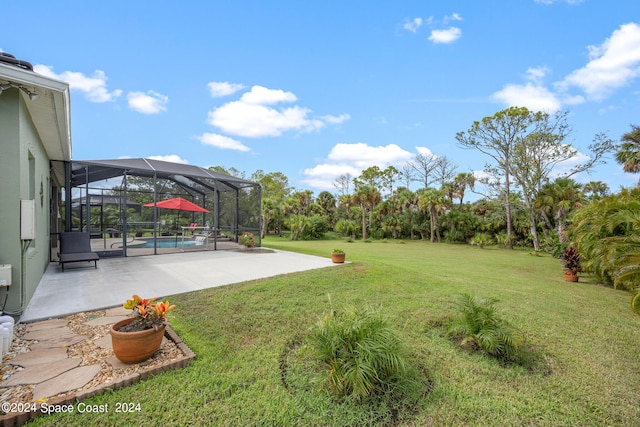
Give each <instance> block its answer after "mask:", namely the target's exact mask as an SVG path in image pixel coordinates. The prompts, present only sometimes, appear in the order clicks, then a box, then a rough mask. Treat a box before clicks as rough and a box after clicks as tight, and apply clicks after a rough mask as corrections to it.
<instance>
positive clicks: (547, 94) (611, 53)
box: [492, 23, 640, 112]
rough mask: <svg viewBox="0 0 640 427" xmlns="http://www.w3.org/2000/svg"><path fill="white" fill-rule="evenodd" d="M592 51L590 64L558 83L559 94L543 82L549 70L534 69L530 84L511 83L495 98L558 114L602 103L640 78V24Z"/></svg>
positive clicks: (624, 28)
mask: <svg viewBox="0 0 640 427" xmlns="http://www.w3.org/2000/svg"><path fill="white" fill-rule="evenodd" d="M588 49H589V57H590V61H589V62H588V63H587V64H586V65H585V66H584V67H582V68H579V69H577V70H575V71H573V72H571V73H570V74H569V75H567V76H566V77H565V78H564V79H562V80H561V81H558V82H555V83H554V84H553V88H554V89H555V91H552V90H550V89H549V88H548V87H547V86H546V85H545V84H544V83H543V80H544V78H545V77H546V76H547V75H548V74H549V73H550V70H549V68H547V67H532V68H529V69H528V70H527V72H526V75H525V79H526V80H528V82H527V83H525V84H508V85H506V86H505V87H504V88H503V89H501V90H499V91H497V92H495V93H494V94H493V95H492V98H493V99H495V100H497V101H500V102H503V103H505V104H507V105H510V106H525V107H527V108H529V109H532V110H539V111H547V112H555V111H558V110H560V109H561V108H563V105H575V104H581V103H583V102H585V101H586V100H595V101H600V100H602V99H604V98H606V97H607V96H608V95H610V94H611V93H613V92H614V91H615V90H616V89H619V88H620V87H622V86H624V85H626V84H628V83H629V82H631V81H632V80H633V79H635V78H637V77H638V76H640V25H638V24H635V23H630V24H625V25H622V26H620V28H618V29H617V30H615V31H614V32H613V33H612V34H611V37H609V38H608V39H607V40H606V41H605V42H604V43H602V44H601V45H600V46H589V47H588ZM571 88H578V89H580V90H582V91H583V92H584V95H582V94H571V93H569V90H570V89H571Z"/></svg>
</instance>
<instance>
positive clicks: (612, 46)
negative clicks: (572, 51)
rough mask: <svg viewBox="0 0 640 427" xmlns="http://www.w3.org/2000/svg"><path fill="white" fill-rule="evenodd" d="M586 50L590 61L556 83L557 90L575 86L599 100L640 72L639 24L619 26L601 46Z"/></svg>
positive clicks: (588, 95)
mask: <svg viewBox="0 0 640 427" xmlns="http://www.w3.org/2000/svg"><path fill="white" fill-rule="evenodd" d="M588 49H589V58H590V61H589V62H588V63H587V65H585V66H584V67H582V68H580V69H577V70H575V71H573V72H572V73H571V74H569V75H568V76H567V77H565V78H564V80H562V81H561V82H559V83H558V84H557V87H558V89H559V90H562V91H565V90H568V89H569V88H571V87H578V88H580V89H581V90H582V91H584V92H585V93H586V95H587V97H588V98H590V99H594V100H601V99H603V98H605V97H606V96H607V95H609V94H610V93H611V92H613V91H614V90H616V89H618V88H620V87H622V86H624V85H626V84H627V83H629V82H630V81H631V80H633V79H635V78H636V77H638V76H639V75H640V25H638V24H636V23H629V24H625V25H622V26H620V28H619V29H617V30H615V31H614V32H613V34H611V37H609V38H608V39H607V40H605V42H604V43H602V44H601V45H600V46H589V47H588Z"/></svg>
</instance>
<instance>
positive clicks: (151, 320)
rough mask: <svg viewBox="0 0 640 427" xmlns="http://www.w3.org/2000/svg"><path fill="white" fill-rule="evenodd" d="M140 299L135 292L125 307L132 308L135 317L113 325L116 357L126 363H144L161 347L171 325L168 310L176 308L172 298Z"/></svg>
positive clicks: (112, 337) (112, 331)
mask: <svg viewBox="0 0 640 427" xmlns="http://www.w3.org/2000/svg"><path fill="white" fill-rule="evenodd" d="M155 300H156V299H155V298H150V299H145V298H140V297H139V296H138V295H134V296H133V298H132V299H130V300H127V302H126V303H125V304H124V308H126V309H129V310H131V311H132V317H128V318H126V319H124V320H121V321H119V322H117V323H115V324H114V325H113V326H111V329H110V330H109V333H110V334H111V344H112V347H113V352H114V354H115V355H116V357H117V358H118V359H119V360H120V361H121V362H123V363H128V364H133V363H140V362H142V361H144V360H146V359H148V358H149V357H151V356H153V354H154V353H155V352H156V351H157V350H158V349H159V348H160V345H161V344H162V338H163V337H164V330H165V328H166V325H167V312H169V311H170V310H172V309H173V308H175V305H171V304H169V301H165V302H156V303H154V301H155Z"/></svg>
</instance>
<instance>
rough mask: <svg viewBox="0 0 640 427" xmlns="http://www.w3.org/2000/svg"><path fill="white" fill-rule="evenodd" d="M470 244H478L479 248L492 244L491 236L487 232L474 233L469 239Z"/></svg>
mask: <svg viewBox="0 0 640 427" xmlns="http://www.w3.org/2000/svg"><path fill="white" fill-rule="evenodd" d="M470 243H471V244H472V245H476V246H480V249H482V248H484V247H485V246H489V245H492V244H493V238H492V237H491V235H489V233H476V234H475V236H473V238H472V239H471V241H470Z"/></svg>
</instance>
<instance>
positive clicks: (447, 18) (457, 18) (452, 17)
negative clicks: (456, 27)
mask: <svg viewBox="0 0 640 427" xmlns="http://www.w3.org/2000/svg"><path fill="white" fill-rule="evenodd" d="M451 21H462V16H460V14H459V13H455V12H454V13H452V14H451V15H447V16H445V17H444V19H443V20H442V22H443V23H444V24H445V25H446V24H448V23H449V22H451Z"/></svg>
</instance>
